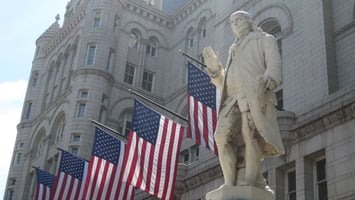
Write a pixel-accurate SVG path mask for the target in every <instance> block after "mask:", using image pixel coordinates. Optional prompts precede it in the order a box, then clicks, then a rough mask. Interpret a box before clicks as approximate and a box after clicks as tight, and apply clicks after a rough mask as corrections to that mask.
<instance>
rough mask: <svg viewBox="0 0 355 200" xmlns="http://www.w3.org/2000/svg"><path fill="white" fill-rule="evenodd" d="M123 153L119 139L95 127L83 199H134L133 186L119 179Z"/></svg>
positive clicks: (123, 149) (122, 145) (122, 146)
mask: <svg viewBox="0 0 355 200" xmlns="http://www.w3.org/2000/svg"><path fill="white" fill-rule="evenodd" d="M124 153H125V148H124V144H123V143H122V142H121V141H119V140H117V139H116V138H114V137H112V136H111V135H109V134H108V133H106V132H104V131H103V130H101V129H99V128H97V127H96V130H95V140H94V147H93V152H92V155H91V158H90V164H89V170H88V177H87V179H86V184H85V191H84V198H83V199H86V200H96V199H107V200H111V199H112V200H130V199H132V200H133V199H134V188H133V187H132V186H130V185H128V184H127V183H123V182H122V181H121V179H120V176H121V173H123V171H122V164H123V163H122V162H123V155H124Z"/></svg>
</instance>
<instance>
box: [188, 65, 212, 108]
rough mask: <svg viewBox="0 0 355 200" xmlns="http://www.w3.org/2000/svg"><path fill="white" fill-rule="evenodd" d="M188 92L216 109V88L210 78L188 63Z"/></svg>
mask: <svg viewBox="0 0 355 200" xmlns="http://www.w3.org/2000/svg"><path fill="white" fill-rule="evenodd" d="M187 90H188V93H189V95H190V96H193V97H194V98H195V99H196V100H198V101H200V102H201V103H203V104H205V105H206V106H208V107H210V108H212V109H216V87H215V86H214V85H213V84H212V83H211V80H210V77H209V76H208V75H207V74H206V73H204V72H202V71H201V70H200V69H198V68H197V67H196V66H194V65H193V64H192V63H190V62H189V63H188V84H187Z"/></svg>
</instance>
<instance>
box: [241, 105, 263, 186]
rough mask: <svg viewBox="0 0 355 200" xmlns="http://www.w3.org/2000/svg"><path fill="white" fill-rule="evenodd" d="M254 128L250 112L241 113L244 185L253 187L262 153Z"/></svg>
mask: <svg viewBox="0 0 355 200" xmlns="http://www.w3.org/2000/svg"><path fill="white" fill-rule="evenodd" d="M255 134H256V128H255V125H254V122H253V120H252V118H251V115H250V111H246V112H243V113H242V135H243V140H244V143H245V182H244V183H243V184H245V185H255V181H256V176H257V174H258V172H259V170H260V161H261V158H262V152H261V149H260V146H259V143H258V139H257V137H256V135H255Z"/></svg>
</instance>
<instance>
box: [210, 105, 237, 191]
mask: <svg viewBox="0 0 355 200" xmlns="http://www.w3.org/2000/svg"><path fill="white" fill-rule="evenodd" d="M231 117H233V115H228V116H225V115H224V114H223V111H221V115H220V117H219V119H218V123H217V127H216V134H215V141H216V144H217V148H218V158H219V162H220V165H221V168H222V172H223V177H224V183H225V185H226V186H233V185H235V184H236V180H237V170H236V169H237V154H236V153H237V151H236V147H235V146H234V145H233V144H232V143H231V139H232V138H231V135H232V134H233V128H235V127H233V123H232V122H233V119H231Z"/></svg>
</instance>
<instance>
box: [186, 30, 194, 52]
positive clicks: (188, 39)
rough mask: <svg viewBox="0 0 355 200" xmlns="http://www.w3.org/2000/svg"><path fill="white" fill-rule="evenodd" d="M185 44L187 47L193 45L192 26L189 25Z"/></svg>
mask: <svg viewBox="0 0 355 200" xmlns="http://www.w3.org/2000/svg"><path fill="white" fill-rule="evenodd" d="M186 44H187V48H192V47H193V46H194V36H193V28H192V27H190V28H189V30H188V31H187V34H186Z"/></svg>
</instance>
